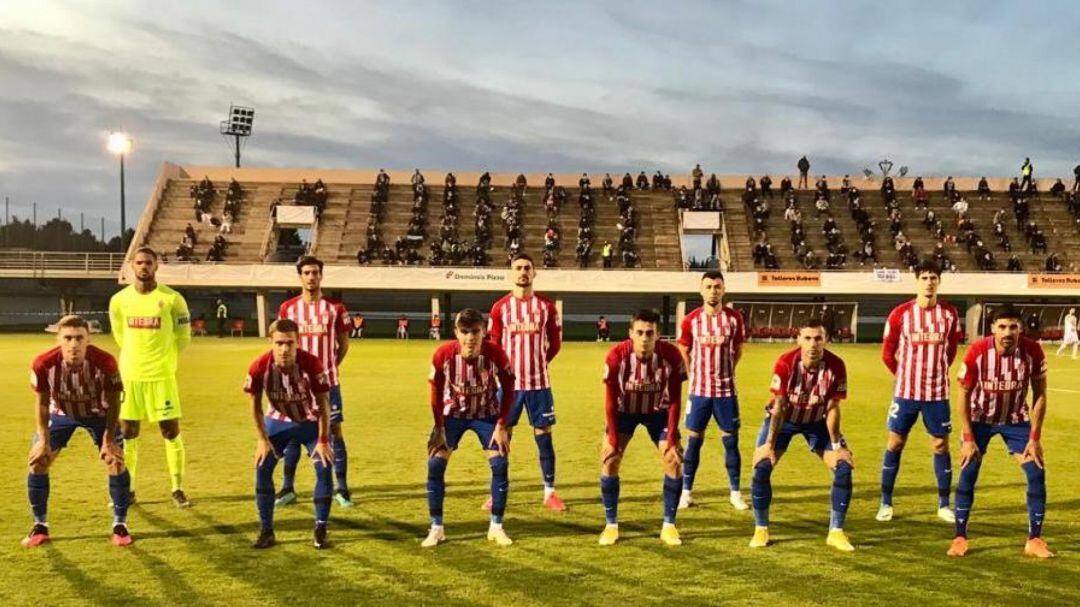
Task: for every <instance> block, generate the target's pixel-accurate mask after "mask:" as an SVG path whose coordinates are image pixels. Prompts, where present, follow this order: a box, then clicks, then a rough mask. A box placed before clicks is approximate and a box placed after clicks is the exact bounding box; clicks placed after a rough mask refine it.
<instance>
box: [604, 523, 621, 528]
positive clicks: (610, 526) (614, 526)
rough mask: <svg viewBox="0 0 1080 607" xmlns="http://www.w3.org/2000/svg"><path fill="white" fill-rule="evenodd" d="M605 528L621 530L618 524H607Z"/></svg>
mask: <svg viewBox="0 0 1080 607" xmlns="http://www.w3.org/2000/svg"><path fill="white" fill-rule="evenodd" d="M605 526H606V527H607V528H608V529H618V528H619V524H618V523H608V524H607V525H605Z"/></svg>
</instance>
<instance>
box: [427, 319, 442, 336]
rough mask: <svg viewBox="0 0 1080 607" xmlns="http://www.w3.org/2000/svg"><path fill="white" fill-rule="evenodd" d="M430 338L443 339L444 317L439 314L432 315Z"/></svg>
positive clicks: (429, 330)
mask: <svg viewBox="0 0 1080 607" xmlns="http://www.w3.org/2000/svg"><path fill="white" fill-rule="evenodd" d="M428 337H430V338H431V339H442V317H441V316H439V315H438V314H432V315H431V326H430V328H429V329H428Z"/></svg>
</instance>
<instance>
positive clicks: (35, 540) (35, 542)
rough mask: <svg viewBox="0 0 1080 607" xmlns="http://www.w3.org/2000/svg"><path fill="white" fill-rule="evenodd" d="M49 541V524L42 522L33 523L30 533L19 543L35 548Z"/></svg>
mask: <svg viewBox="0 0 1080 607" xmlns="http://www.w3.org/2000/svg"><path fill="white" fill-rule="evenodd" d="M47 541H49V526H48V525H46V524H44V523H34V527H33V528H32V529H30V533H28V534H26V537H24V538H23V539H22V541H21V542H19V543H20V544H22V545H23V547H25V548H36V547H37V546H40V545H42V544H44V543H45V542H47Z"/></svg>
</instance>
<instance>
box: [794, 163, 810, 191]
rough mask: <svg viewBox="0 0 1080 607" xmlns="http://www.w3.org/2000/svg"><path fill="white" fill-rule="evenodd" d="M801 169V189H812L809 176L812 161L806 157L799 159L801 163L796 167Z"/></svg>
mask: <svg viewBox="0 0 1080 607" xmlns="http://www.w3.org/2000/svg"><path fill="white" fill-rule="evenodd" d="M795 167H796V168H798V169H799V186H798V187H799V189H800V190H805V189H807V188H809V187H810V181H809V179H808V175H809V174H810V161H809V160H807V159H806V156H805V155H804V156H803V157H802V158H800V159H799V162H798V163H797V164H796V165H795Z"/></svg>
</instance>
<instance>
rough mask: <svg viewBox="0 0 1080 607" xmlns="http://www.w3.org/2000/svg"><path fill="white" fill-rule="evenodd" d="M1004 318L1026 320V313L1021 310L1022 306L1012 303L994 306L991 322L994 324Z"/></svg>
mask: <svg viewBox="0 0 1080 607" xmlns="http://www.w3.org/2000/svg"><path fill="white" fill-rule="evenodd" d="M1002 318H1011V319H1015V320H1019V321H1020V322H1021V323H1023V322H1024V314H1023V312H1021V311H1020V308H1017V307H1016V306H1014V305H1012V304H1005V305H1004V306H1001V307H998V308H994V311H993V313H992V314H990V324H994V323H996V322H997V321H999V320H1001V319H1002Z"/></svg>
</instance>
